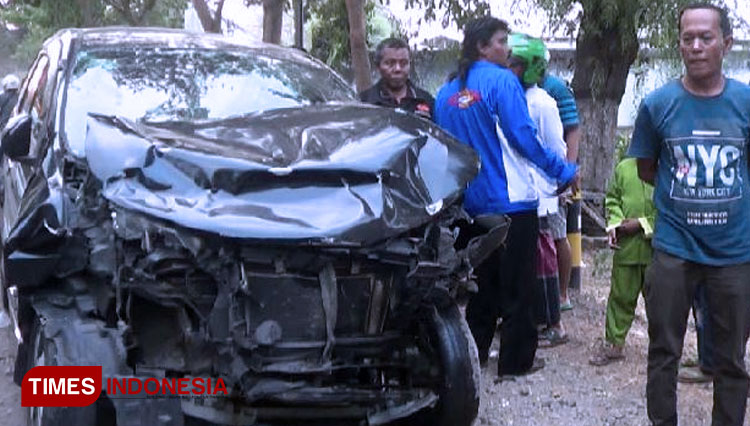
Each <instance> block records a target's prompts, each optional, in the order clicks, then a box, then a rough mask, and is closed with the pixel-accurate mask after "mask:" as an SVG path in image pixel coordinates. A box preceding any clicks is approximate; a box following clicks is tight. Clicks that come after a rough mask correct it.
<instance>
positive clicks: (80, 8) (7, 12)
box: [0, 0, 187, 63]
mask: <svg viewBox="0 0 750 426" xmlns="http://www.w3.org/2000/svg"><path fill="white" fill-rule="evenodd" d="M139 2H141V0H134V1H133V5H134V6H138V7H143V6H142V5H141V4H140V3H139ZM186 7H187V0H157V1H156V3H155V5H154V7H153V9H151V10H150V11H149V12H148V13H147V14H146V15H145V17H144V20H143V25H148V26H167V27H180V26H182V22H183V15H184V12H185V9H186ZM0 20H1V21H4V22H8V23H12V24H14V25H17V26H19V27H21V28H23V29H24V30H25V35H24V37H23V39H22V41H21V42H20V43H19V45H18V46H17V47H16V51H15V53H14V55H13V56H14V57H15V59H17V60H19V61H21V62H25V63H28V62H30V61H31V60H32V59H33V58H34V57H35V56H36V54H37V52H38V51H39V48H40V47H41V45H42V43H43V42H44V40H45V39H47V38H48V37H50V36H51V35H53V34H54V33H55V32H57V31H58V30H59V29H62V28H73V27H97V26H105V25H128V22H127V20H126V19H125V17H124V16H122V14H121V13H119V12H118V11H117V10H116V9H115V8H113V7H112V6H111V4H110V1H107V0H76V1H72V0H69V1H60V0H16V1H15V2H13V3H12V4H11V5H9V6H8V7H6V8H3V9H0Z"/></svg>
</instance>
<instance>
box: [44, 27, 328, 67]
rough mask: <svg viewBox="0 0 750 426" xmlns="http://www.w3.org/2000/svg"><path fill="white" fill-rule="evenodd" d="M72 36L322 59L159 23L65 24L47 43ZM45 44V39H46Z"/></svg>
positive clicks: (102, 43) (84, 41)
mask: <svg viewBox="0 0 750 426" xmlns="http://www.w3.org/2000/svg"><path fill="white" fill-rule="evenodd" d="M60 38H62V39H73V40H75V41H76V43H78V44H79V45H80V46H83V47H107V46H112V47H118V48H121V47H124V46H132V47H137V46H142V47H150V46H163V47H167V48H199V49H201V48H203V49H222V50H249V51H253V52H255V53H258V54H263V55H264V56H269V57H272V58H277V59H286V60H291V61H297V62H307V63H309V64H310V65H313V64H315V65H317V66H321V65H322V63H320V62H319V61H317V60H315V59H313V58H312V57H311V56H310V55H308V54H307V53H305V52H303V51H301V50H297V49H294V48H289V47H282V46H278V45H275V44H270V43H262V42H252V41H249V40H244V39H243V40H239V39H234V38H229V37H226V36H223V35H221V34H213V33H200V32H193V31H187V30H182V29H175V28H158V27H98V28H67V29H63V30H60V31H58V32H57V33H56V34H55V35H54V36H53V37H51V38H50V39H49V40H48V41H47V43H49V42H50V41H52V40H55V39H60ZM45 44H46V43H45Z"/></svg>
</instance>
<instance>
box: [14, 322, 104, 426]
mask: <svg viewBox="0 0 750 426" xmlns="http://www.w3.org/2000/svg"><path fill="white" fill-rule="evenodd" d="M57 354H58V350H57V345H56V344H55V341H54V340H52V339H50V338H49V337H48V336H47V335H46V334H45V328H44V324H42V322H41V321H40V320H39V319H38V318H35V319H34V323H33V325H32V327H31V332H30V333H29V350H28V351H27V353H26V355H27V363H26V365H27V367H28V369H27V371H28V370H30V369H32V368H34V367H36V366H44V365H58V356H57ZM103 399H106V398H102V397H100V398H99V400H97V402H96V403H94V404H91V405H90V406H88V407H29V408H28V413H27V414H28V416H27V424H28V425H29V426H72V425H76V426H97V425H98V424H99V423H97V405H98V404H99V402H100V401H102V400H103ZM107 402H109V401H108V400H107Z"/></svg>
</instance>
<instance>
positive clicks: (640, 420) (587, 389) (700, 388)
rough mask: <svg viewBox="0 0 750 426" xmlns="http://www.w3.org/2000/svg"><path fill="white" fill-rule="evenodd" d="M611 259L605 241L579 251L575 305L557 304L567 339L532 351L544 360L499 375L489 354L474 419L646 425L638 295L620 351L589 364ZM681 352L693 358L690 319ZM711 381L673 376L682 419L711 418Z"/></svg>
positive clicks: (644, 342) (498, 424)
mask: <svg viewBox="0 0 750 426" xmlns="http://www.w3.org/2000/svg"><path fill="white" fill-rule="evenodd" d="M611 262H612V258H611V253H610V252H609V250H608V249H601V250H596V251H587V252H586V253H584V264H585V267H584V268H583V269H582V278H583V279H582V285H581V289H580V291H576V292H574V293H572V301H573V304H574V306H575V308H574V309H573V310H572V311H567V312H563V324H564V326H565V327H566V331H567V332H568V334H569V336H570V341H569V342H568V343H566V344H564V345H561V346H557V347H555V348H550V349H540V350H539V351H538V352H537V353H538V355H539V356H541V357H542V358H544V359H545V361H546V366H545V368H543V369H542V370H540V371H539V372H537V373H535V374H531V375H529V376H525V377H522V378H519V379H516V380H515V381H503V382H497V380H496V379H495V378H496V376H497V366H496V362H495V363H493V362H492V361H493V360H492V359H491V360H490V363H489V364H490V366H489V367H488V368H486V369H485V370H484V371H482V380H483V384H482V397H481V406H480V413H479V418H478V421H477V423H476V424H477V425H492V426H505V425H518V426H527V425H528V426H531V425H540V426H541V425H544V426H547V425H576V426H585V425H591V426H594V425H596V426H602V425H611V426H636V425H648V418H647V415H646V396H645V395H646V351H647V346H648V334H647V330H646V312H645V309H644V305H643V299H640V300H639V304H638V308H637V311H636V318H635V321H634V323H633V327H632V328H631V330H630V333H629V334H628V338H627V343H626V348H625V355H626V359H625V360H624V361H621V362H617V363H614V364H611V365H609V366H606V367H594V366H591V365H589V364H588V359H589V357H590V356H591V353H592V351H593V350H594V348H595V347H596V344H597V343H598V341H601V339H602V338H603V336H604V312H605V306H606V303H607V295H608V294H609V275H610V270H611ZM496 340H497V339H496ZM494 344H495V345H497V342H495V343H494ZM683 359H693V360H694V359H696V341H695V327H694V325H693V324H692V322H691V324H690V327H689V328H688V333H687V336H686V338H685V350H684V353H683ZM493 364H494V365H493ZM712 389H713V385H711V384H678V388H677V392H678V407H677V409H678V413H679V420H680V424H681V425H685V426H693V425H708V424H710V423H711V406H712V395H713V392H712ZM747 419H750V414H749V415H748V416H747Z"/></svg>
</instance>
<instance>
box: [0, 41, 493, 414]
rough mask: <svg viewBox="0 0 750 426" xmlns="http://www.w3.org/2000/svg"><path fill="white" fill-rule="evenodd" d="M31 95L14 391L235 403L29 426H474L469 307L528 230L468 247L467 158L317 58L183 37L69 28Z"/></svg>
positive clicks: (119, 405) (5, 235) (14, 169)
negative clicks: (142, 389)
mask: <svg viewBox="0 0 750 426" xmlns="http://www.w3.org/2000/svg"><path fill="white" fill-rule="evenodd" d="M20 93H21V95H20V97H19V103H18V105H17V106H16V109H15V111H14V116H13V117H12V119H11V121H10V123H9V124H8V126H7V127H6V129H5V131H4V133H3V138H2V151H3V178H4V182H5V193H4V197H3V227H2V248H3V256H2V258H1V259H2V263H3V264H2V268H0V271H1V272H2V274H3V277H2V283H3V290H4V291H3V302H4V304H5V305H6V306H7V307H8V310H9V311H10V313H11V316H12V319H13V322H14V327H15V332H16V337H17V338H18V340H19V347H18V357H17V361H16V366H15V376H14V378H15V381H16V383H19V384H20V382H21V380H22V378H23V376H24V374H25V373H26V372H27V371H28V370H29V369H31V368H33V367H34V366H39V365H97V366H98V365H101V366H102V374H103V376H104V377H103V378H104V381H103V382H106V381H107V379H121V378H128V377H141V378H146V377H154V378H157V379H159V378H189V377H207V378H209V379H210V378H214V380H215V379H216V378H220V379H222V381H223V383H224V384H225V386H226V388H227V391H228V392H229V395H228V396H227V397H226V398H204V399H196V398H192V399H191V398H142V399H137V398H118V397H116V396H117V395H108V394H107V393H106V392H103V393H102V394H101V396H100V397H99V399H98V400H97V402H96V403H95V404H94V405H92V406H89V407H82V408H65V407H36V408H31V409H30V413H29V417H30V423H31V424H34V425H47V426H49V425H68V424H75V425H115V424H116V425H119V426H124V425H189V424H200V425H209V424H222V425H223V424H229V425H247V424H274V422H286V423H284V424H306V422H316V421H317V422H318V423H317V424H326V425H331V424H339V422H341V424H361V425H380V424H392V423H398V422H403V424H418V423H419V422H422V424H429V425H445V426H462V425H470V424H471V423H472V422H473V420H474V418H475V417H476V414H477V410H478V402H479V400H478V398H479V394H478V386H479V369H478V360H477V354H476V348H475V346H474V342H473V340H472V337H471V334H470V332H469V330H468V327H467V325H466V322H465V321H464V319H463V316H462V315H461V313H460V310H459V309H458V307H457V304H456V302H455V297H456V295H458V294H461V293H462V292H466V291H469V290H471V288H472V286H475V284H474V283H473V282H472V280H471V270H472V266H473V265H476V264H477V262H478V261H479V260H480V259H481V258H482V257H483V256H485V255H486V253H489V252H490V251H492V250H493V249H494V248H495V247H496V245H497V244H498V243H499V242H500V241H502V239H503V237H504V232H505V230H506V228H507V223H498V224H497V225H496V226H494V227H493V228H491V229H490V230H489V232H488V233H487V234H486V235H484V236H480V237H475V238H474V239H472V240H471V241H470V242H469V244H467V245H465V246H463V247H460V246H457V245H456V240H457V237H458V235H459V233H460V227H459V226H458V224H459V223H460V222H461V221H464V220H467V217H466V216H465V213H464V212H463V210H462V209H461V207H460V198H461V195H462V191H463V189H464V188H465V187H466V185H467V183H468V182H470V181H471V180H472V179H473V177H474V176H475V175H476V173H477V171H478V167H479V162H478V158H477V156H476V155H475V153H474V152H473V151H472V150H471V149H470V148H469V147H467V146H465V145H463V144H460V143H458V142H457V141H455V140H454V139H452V138H451V137H450V136H449V135H447V134H446V133H445V132H443V131H441V130H440V129H439V128H437V127H436V126H434V125H433V124H432V123H430V122H428V121H426V120H423V119H420V118H417V117H415V116H412V115H410V114H408V113H405V112H403V111H398V110H391V109H385V108H380V107H375V106H369V105H364V104H361V103H359V102H357V101H356V97H355V94H354V92H353V90H352V89H351V88H350V87H349V86H348V85H347V84H346V83H345V82H344V81H343V80H342V79H341V78H340V77H338V76H337V75H336V74H335V73H334V72H333V71H331V70H330V69H328V68H327V67H326V66H325V65H323V64H321V63H320V62H318V61H317V60H314V59H312V58H311V57H309V56H308V55H306V54H305V53H302V52H299V51H295V50H292V49H287V48H281V47H278V46H270V45H264V44H259V45H247V44H238V43H236V42H231V41H228V40H227V39H224V38H221V37H218V36H209V35H203V34H191V33H185V32H181V31H177V30H162V29H134V28H127V29H124V28H104V29H70V30H63V31H61V32H59V33H57V34H56V35H55V36H53V37H52V38H50V39H49V40H47V41H46V43H45V44H44V47H43V49H42V51H41V53H40V54H39V56H38V58H37V59H36V61H35V63H34V64H33V65H32V67H31V69H30V71H29V74H28V77H27V78H26V80H25V81H24V84H23V86H22V88H21V92H20ZM110 383H111V382H110ZM346 422H350V423H346Z"/></svg>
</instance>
